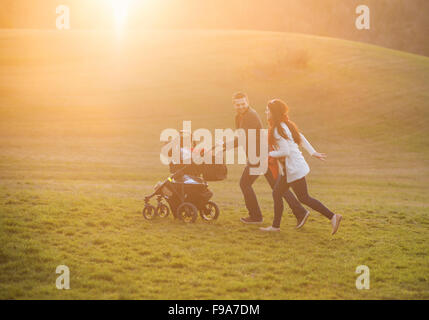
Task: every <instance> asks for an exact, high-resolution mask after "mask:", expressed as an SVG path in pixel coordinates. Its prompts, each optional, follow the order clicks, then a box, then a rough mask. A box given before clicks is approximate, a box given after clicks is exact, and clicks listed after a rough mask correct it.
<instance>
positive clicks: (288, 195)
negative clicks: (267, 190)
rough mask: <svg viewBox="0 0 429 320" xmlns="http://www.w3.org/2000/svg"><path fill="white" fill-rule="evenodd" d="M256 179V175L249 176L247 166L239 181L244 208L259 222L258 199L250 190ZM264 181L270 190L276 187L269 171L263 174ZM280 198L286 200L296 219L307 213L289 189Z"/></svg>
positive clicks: (260, 217)
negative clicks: (265, 180)
mask: <svg viewBox="0 0 429 320" xmlns="http://www.w3.org/2000/svg"><path fill="white" fill-rule="evenodd" d="M258 177H259V176H257V175H250V168H249V166H246V168H245V169H244V171H243V174H242V176H241V179H240V188H241V191H242V192H243V196H244V202H245V203H246V208H247V210H248V211H249V215H250V216H251V217H252V218H254V219H256V220H261V219H262V213H261V209H260V207H259V204H258V199H257V198H256V194H255V191H254V190H253V188H252V185H253V183H254V182H255V181H256V179H258ZM265 179H267V181H268V183H269V185H270V187H271V189H273V188H274V187H275V185H276V181H275V180H274V177H273V175H272V173H271V171H270V170H267V173H266V174H265ZM282 197H283V198H284V199H285V200H286V202H287V203H288V205H289V207H290V208H291V209H292V212H293V214H294V215H295V216H296V217H297V219H299V218H300V217H302V216H303V215H304V214H305V213H306V212H307V210H306V209H305V208H304V207H303V206H302V205H301V203H300V202H299V201H298V199H297V198H296V197H295V195H294V194H293V193H292V192H291V191H290V190H289V188H288V189H286V190H285V192H284V193H283V194H282V195H281V196H280V199H281V198H282ZM282 204H283V200H282ZM282 211H283V209H282Z"/></svg>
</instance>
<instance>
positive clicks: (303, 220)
mask: <svg viewBox="0 0 429 320" xmlns="http://www.w3.org/2000/svg"><path fill="white" fill-rule="evenodd" d="M309 216H310V211H308V210H307V212H306V213H305V214H304V215H303V216H302V217H301V219H299V220H298V222H297V223H296V228H297V229H301V228H302V227H303V226H304V224H305V223H306V222H307V219H308V217H309Z"/></svg>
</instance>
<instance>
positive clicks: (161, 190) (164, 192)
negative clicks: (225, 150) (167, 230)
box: [143, 150, 227, 223]
mask: <svg viewBox="0 0 429 320" xmlns="http://www.w3.org/2000/svg"><path fill="white" fill-rule="evenodd" d="M191 152H192V150H191ZM213 160H214V157H213ZM212 163H213V164H201V165H197V164H195V163H192V164H190V165H186V164H173V163H171V164H170V172H171V173H172V174H171V175H170V176H169V177H168V178H167V179H165V180H164V181H163V182H158V183H157V184H156V185H155V187H154V189H155V191H154V192H153V193H152V194H151V195H149V196H147V197H145V207H144V209H143V216H144V217H145V218H146V219H147V220H152V219H154V218H155V217H156V216H158V217H161V218H166V217H167V216H168V215H169V214H170V210H171V212H172V213H173V216H174V217H175V218H176V219H180V220H183V221H184V222H186V223H193V222H195V220H196V219H197V217H198V211H199V213H200V216H201V218H202V219H203V220H205V221H212V220H216V219H217V218H218V217H219V207H218V205H217V204H216V203H215V202H213V201H210V199H211V198H212V196H213V192H212V191H210V190H209V188H208V184H207V181H221V180H224V179H226V176H227V168H226V165H224V164H214V161H213V162H212ZM200 176H202V178H201V177H200ZM154 196H157V201H158V205H157V207H154V206H153V205H151V204H149V201H150V199H151V198H153V197H154ZM164 199H165V200H166V201H167V203H168V205H169V206H167V205H166V204H164V203H163V202H162V201H163V200H164Z"/></svg>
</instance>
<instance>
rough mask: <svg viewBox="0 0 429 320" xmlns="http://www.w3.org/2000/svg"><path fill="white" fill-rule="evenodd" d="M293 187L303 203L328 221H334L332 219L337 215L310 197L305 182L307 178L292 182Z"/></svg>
mask: <svg viewBox="0 0 429 320" xmlns="http://www.w3.org/2000/svg"><path fill="white" fill-rule="evenodd" d="M291 186H292V189H293V191H294V192H295V194H296V195H297V197H298V200H299V201H300V202H301V203H303V204H305V205H306V206H309V207H310V208H311V209H313V210H316V211H317V212H320V213H321V214H323V215H324V216H325V217H326V218H328V219H332V217H333V216H334V215H335V213H333V212H332V211H331V210H329V209H328V208H327V207H325V206H324V205H323V203H321V202H320V201H319V200H317V199H314V198H312V197H310V195H309V194H308V188H307V181H306V180H305V177H304V178H302V179H299V180H297V181H294V182H292V183H291Z"/></svg>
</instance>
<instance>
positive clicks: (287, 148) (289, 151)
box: [270, 122, 316, 183]
mask: <svg viewBox="0 0 429 320" xmlns="http://www.w3.org/2000/svg"><path fill="white" fill-rule="evenodd" d="M281 126H282V128H283V130H284V132H285V134H286V135H287V137H288V139H285V138H283V137H282V136H281V135H280V134H279V133H278V130H277V128H275V129H274V138H275V139H276V142H277V148H276V150H274V151H271V152H270V156H271V157H273V158H278V160H281V159H282V158H285V164H286V176H287V182H288V183H291V182H293V181H296V180H299V179H301V178H303V177H305V176H306V175H307V174H308V173H309V172H310V167H309V166H308V164H307V162H306V161H305V159H304V156H303V155H302V152H301V150H299V146H298V145H297V144H296V143H295V141H294V140H293V137H292V133H291V132H290V130H289V128H288V126H287V125H286V123H284V122H282V123H281ZM301 146H302V147H303V148H304V149H305V150H306V151H307V152H308V153H309V154H310V155H313V154H314V153H315V152H316V150H314V148H313V147H312V146H311V144H310V143H309V142H308V141H307V139H305V137H304V135H303V134H301ZM278 163H279V168H280V173H281V174H282V175H284V166H283V162H282V161H278Z"/></svg>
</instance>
